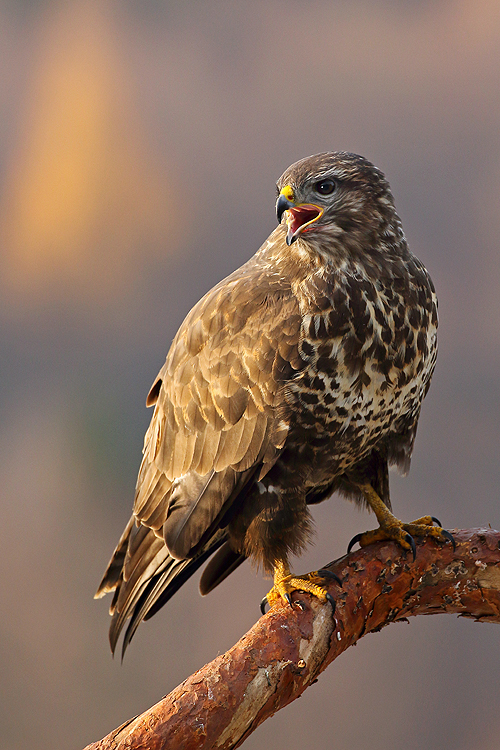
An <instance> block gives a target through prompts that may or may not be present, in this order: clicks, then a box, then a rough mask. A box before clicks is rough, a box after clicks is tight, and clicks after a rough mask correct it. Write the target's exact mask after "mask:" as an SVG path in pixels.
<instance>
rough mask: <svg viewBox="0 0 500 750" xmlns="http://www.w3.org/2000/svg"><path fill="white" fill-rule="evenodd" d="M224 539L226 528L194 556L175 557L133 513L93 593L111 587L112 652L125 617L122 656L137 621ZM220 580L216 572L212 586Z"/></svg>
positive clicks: (152, 610)
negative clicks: (138, 524)
mask: <svg viewBox="0 0 500 750" xmlns="http://www.w3.org/2000/svg"><path fill="white" fill-rule="evenodd" d="M225 541H226V534H225V531H223V530H219V532H218V533H217V534H215V535H214V536H213V537H212V538H211V539H210V540H209V541H208V542H207V544H206V545H205V546H204V547H203V548H202V549H201V550H200V551H199V553H198V554H197V555H196V557H194V558H188V559H186V560H176V559H175V558H173V557H172V556H171V555H170V554H169V553H168V550H167V548H166V547H165V543H164V541H163V539H160V538H158V537H157V536H156V535H155V533H154V531H153V530H152V529H149V528H147V527H145V526H137V525H136V524H135V519H134V517H132V518H131V519H130V521H129V523H128V524H127V527H126V529H125V531H124V532H123V534H122V536H121V538H120V541H119V542H118V545H117V547H116V549H115V551H114V553H113V556H112V558H111V560H110V563H109V565H108V567H107V569H106V572H105V573H104V576H103V579H102V581H101V583H100V585H99V588H98V589H97V593H96V594H95V598H96V599H98V598H100V597H101V596H104V595H105V594H107V593H110V592H112V591H114V596H113V601H112V602H111V606H110V614H111V615H112V620H111V625H110V628H109V642H110V645H111V651H112V652H113V654H114V652H115V649H116V644H117V642H118V638H119V637H120V633H121V632H122V630H123V628H124V627H125V624H126V621H127V620H128V619H130V622H129V623H128V625H127V629H126V631H125V635H124V637H123V643H122V658H123V656H124V655H125V651H126V649H127V646H128V644H129V643H130V641H131V640H132V637H133V635H134V633H135V631H136V630H137V628H138V626H139V624H140V622H141V621H142V620H147V619H149V618H150V617H152V616H153V615H154V614H155V612H157V611H158V610H159V609H160V608H161V607H163V605H164V604H166V602H167V601H168V600H169V599H170V598H171V597H172V596H173V595H174V594H175V592H176V591H178V589H179V588H180V587H181V586H182V585H183V584H184V583H185V582H186V581H187V580H188V578H190V577H191V576H192V575H193V573H195V572H196V570H198V568H199V567H200V566H201V565H203V563H204V562H205V561H206V560H207V559H208V558H209V557H210V555H212V554H213V553H214V552H215V551H216V550H217V549H219V547H221V546H222V545H223V544H224V542H225ZM243 559H244V558H242V560H241V561H243ZM231 570H234V567H232V568H231ZM231 570H229V571H228V573H227V575H228V574H229V572H231ZM223 577H225V576H223ZM221 580H223V578H222V577H220V575H219V580H218V581H217V582H216V583H213V585H212V586H211V588H214V586H215V585H217V583H219V582H220V581H221Z"/></svg>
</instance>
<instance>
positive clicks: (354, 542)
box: [347, 534, 363, 554]
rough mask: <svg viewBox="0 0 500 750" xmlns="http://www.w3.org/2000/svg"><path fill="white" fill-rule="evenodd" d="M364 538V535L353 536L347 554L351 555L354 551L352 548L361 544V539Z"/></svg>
mask: <svg viewBox="0 0 500 750" xmlns="http://www.w3.org/2000/svg"><path fill="white" fill-rule="evenodd" d="M362 536H363V534H356V536H353V538H352V539H351V541H350V542H349V544H348V545H347V554H349V552H350V551H351V550H352V548H353V547H354V545H355V544H356V542H359V540H360V539H361V537H362Z"/></svg>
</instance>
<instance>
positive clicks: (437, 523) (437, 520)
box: [431, 516, 441, 526]
mask: <svg viewBox="0 0 500 750" xmlns="http://www.w3.org/2000/svg"><path fill="white" fill-rule="evenodd" d="M431 519H432V522H433V523H435V524H436V526H441V521H440V520H439V518H436V516H431Z"/></svg>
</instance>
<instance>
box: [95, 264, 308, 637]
mask: <svg viewBox="0 0 500 750" xmlns="http://www.w3.org/2000/svg"><path fill="white" fill-rule="evenodd" d="M299 332H300V315H299V309H298V305H297V302H296V299H295V297H294V295H293V294H292V291H291V289H290V286H289V284H288V283H287V282H286V281H285V280H283V279H281V278H279V277H278V275H277V274H272V275H271V274H269V273H268V272H267V271H266V270H265V268H264V267H263V266H259V262H258V256H255V257H254V258H253V259H252V260H251V261H249V262H248V263H247V264H246V265H245V266H243V267H242V268H241V269H239V270H238V271H236V272H235V273H234V274H232V275H231V276H230V277H228V278H227V279H225V280H224V281H222V282H221V283H220V284H218V285H217V286H216V287H215V288H214V289H213V290H211V291H210V292H209V293H208V294H207V295H206V296H205V297H204V298H203V299H202V300H201V301H200V302H199V303H198V304H197V305H196V306H195V307H194V308H193V310H192V311H191V312H190V313H189V315H188V316H187V317H186V319H185V321H184V323H183V324H182V326H181V327H180V329H179V331H178V333H177V335H176V337H175V339H174V341H173V343H172V346H171V348H170V351H169V353H168V355H167V359H166V362H165V365H164V366H163V368H162V369H161V371H160V373H159V375H158V378H157V379H156V381H155V383H154V384H153V387H152V388H151V391H150V393H149V396H148V400H147V403H148V405H153V404H154V405H155V410H154V414H153V418H152V420H151V424H150V427H149V429H148V431H147V433H146V437H145V442H144V456H143V461H142V464H141V468H140V471H139V477H138V481H137V487H136V497H135V503H134V511H133V512H134V516H133V518H134V519H135V523H136V526H138V528H134V524H133V522H132V521H131V523H129V526H128V527H127V529H126V532H125V533H124V535H123V537H122V539H121V540H120V543H119V545H118V547H117V550H116V552H115V555H114V557H113V559H112V561H111V563H110V565H109V567H108V570H107V571H106V573H105V576H104V578H103V581H102V583H101V586H100V588H99V591H98V595H102V594H104V593H106V592H108V591H111V590H114V589H116V592H115V597H114V600H113V604H112V612H113V619H114V624H112V630H113V632H114V636H112V640H113V641H114V642H115V643H116V639H117V638H118V635H119V632H120V630H121V628H122V626H123V624H124V622H125V620H126V618H127V617H128V616H130V615H131V614H132V612H134V616H133V620H134V621H135V620H137V617H136V614H137V613H138V612H139V611H140V612H141V616H140V618H139V620H138V621H137V624H135V627H137V625H138V622H139V621H140V619H142V618H143V617H145V616H147V613H148V611H151V609H152V608H154V611H156V609H157V608H158V607H155V606H154V605H155V603H158V602H159V600H160V599H161V602H162V603H164V602H165V601H166V599H167V598H169V596H170V595H171V593H170V594H169V595H168V596H165V587H166V586H170V587H171V589H172V587H173V588H174V589H175V590H177V588H178V586H179V585H181V583H182V582H183V580H185V579H186V578H187V577H188V576H189V575H191V574H192V572H194V570H195V569H196V568H197V567H199V565H200V564H201V563H200V560H201V562H203V561H204V560H205V559H206V558H207V557H208V555H209V554H211V553H212V552H213V551H214V550H215V549H217V548H218V547H219V546H220V545H221V544H222V543H223V541H224V539H225V532H224V531H223V530H221V526H223V525H224V524H223V523H222V524H221V520H222V518H223V516H224V515H225V514H226V513H227V512H228V510H229V508H230V506H231V505H232V503H233V502H234V500H235V499H236V498H237V497H238V495H239V494H240V493H241V491H242V490H243V488H244V486H245V484H247V483H248V482H249V481H251V479H252V478H254V477H255V476H256V474H258V475H259V476H263V475H264V474H265V473H266V471H268V470H269V468H270V467H271V466H272V465H273V463H274V462H275V460H276V458H277V457H278V455H279V453H280V451H281V449H282V447H283V444H284V442H285V439H286V435H287V432H288V425H287V424H286V422H285V421H284V420H283V419H282V418H281V415H279V416H278V414H279V409H278V406H279V404H278V401H279V399H280V395H279V394H280V386H281V385H282V383H283V382H285V381H287V380H289V379H290V378H291V377H293V374H294V373H295V372H296V371H297V370H298V369H299V367H300V366H301V360H300V358H299V355H298V350H297V345H298V341H299ZM240 561H241V560H240ZM180 573H182V576H181V577H182V579H183V580H182V581H177V582H176V583H175V582H174V583H172V582H173V580H174V578H175V577H176V576H178V575H179V574H180ZM162 577H163V583H161V582H160V583H159V580H160V578H162ZM174 584H175V585H174ZM153 588H155V594H154V595H152V590H153ZM167 593H168V592H167ZM172 593H173V591H172ZM135 627H134V629H135Z"/></svg>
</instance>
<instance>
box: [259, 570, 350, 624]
mask: <svg viewBox="0 0 500 750" xmlns="http://www.w3.org/2000/svg"><path fill="white" fill-rule="evenodd" d="M325 578H331V579H333V580H334V581H336V583H338V584H339V585H342V582H341V580H340V578H339V577H338V576H337V575H335V573H332V572H331V571H329V570H321V571H314V572H313V573H308V574H306V575H304V576H293V575H289V576H285V577H284V578H281V579H278V580H277V581H275V583H274V586H273V587H272V589H271V591H270V592H269V593H268V594H267V596H265V597H264V598H263V599H262V601H261V603H260V609H261V612H262V614H265V608H266V604H269V606H270V607H273V606H274V605H275V604H277V603H278V602H279V601H280V599H281V600H285V601H286V602H288V604H289V605H290V606H293V601H292V597H291V593H292V592H293V591H305V592H307V593H309V594H312V595H313V596H315V597H316V598H317V599H319V600H320V601H322V602H324V601H328V602H330V604H331V605H332V609H333V611H335V600H334V599H333V597H332V595H331V594H330V593H329V592H328V591H327V590H326V589H325V588H324V587H323V586H321V585H319V583H317V581H318V582H321V581H323V580H324V579H325Z"/></svg>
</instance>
